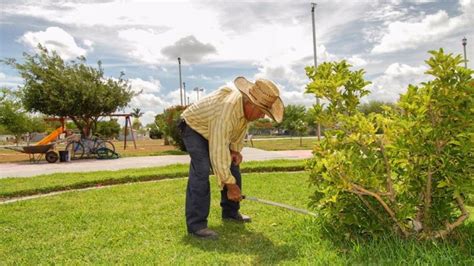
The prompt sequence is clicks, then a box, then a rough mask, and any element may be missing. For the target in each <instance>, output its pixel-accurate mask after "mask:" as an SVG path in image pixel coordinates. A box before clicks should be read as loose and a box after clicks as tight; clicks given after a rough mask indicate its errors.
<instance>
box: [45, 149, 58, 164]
mask: <svg viewBox="0 0 474 266" xmlns="http://www.w3.org/2000/svg"><path fill="white" fill-rule="evenodd" d="M45 158H46V161H48V163H55V162H56V161H57V160H58V159H59V155H58V154H57V153H56V152H55V151H48V152H47V153H46V155H45Z"/></svg>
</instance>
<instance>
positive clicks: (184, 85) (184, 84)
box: [183, 82, 186, 105]
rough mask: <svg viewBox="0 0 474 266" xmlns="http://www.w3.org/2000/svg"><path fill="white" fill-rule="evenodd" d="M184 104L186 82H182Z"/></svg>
mask: <svg viewBox="0 0 474 266" xmlns="http://www.w3.org/2000/svg"><path fill="white" fill-rule="evenodd" d="M183 95H184V98H183V99H184V105H186V82H183Z"/></svg>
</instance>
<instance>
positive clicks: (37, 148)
mask: <svg viewBox="0 0 474 266" xmlns="http://www.w3.org/2000/svg"><path fill="white" fill-rule="evenodd" d="M54 145H55V143H50V144H44V145H34V146H23V147H5V148H6V149H9V150H13V151H17V152H21V153H26V154H28V156H29V157H30V162H33V163H38V162H40V161H41V160H42V159H43V156H44V158H45V159H46V161H47V162H48V163H55V162H56V161H57V160H58V159H59V155H58V153H57V152H55V151H54Z"/></svg>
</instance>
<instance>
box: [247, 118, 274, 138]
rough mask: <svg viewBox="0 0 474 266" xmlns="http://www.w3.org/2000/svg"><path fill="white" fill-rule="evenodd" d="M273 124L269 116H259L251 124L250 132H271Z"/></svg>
mask: <svg viewBox="0 0 474 266" xmlns="http://www.w3.org/2000/svg"><path fill="white" fill-rule="evenodd" d="M272 129H273V124H272V122H271V120H270V119H268V118H259V119H257V120H255V121H253V122H252V123H250V125H249V133H250V132H251V133H253V134H270V133H271V130H272Z"/></svg>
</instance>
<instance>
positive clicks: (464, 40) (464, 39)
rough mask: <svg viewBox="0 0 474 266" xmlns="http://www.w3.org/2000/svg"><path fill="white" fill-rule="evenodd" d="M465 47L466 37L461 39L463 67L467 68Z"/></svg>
mask: <svg viewBox="0 0 474 266" xmlns="http://www.w3.org/2000/svg"><path fill="white" fill-rule="evenodd" d="M466 45H467V39H466V37H464V38H463V39H462V46H463V47H464V67H465V68H467V58H466Z"/></svg>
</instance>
